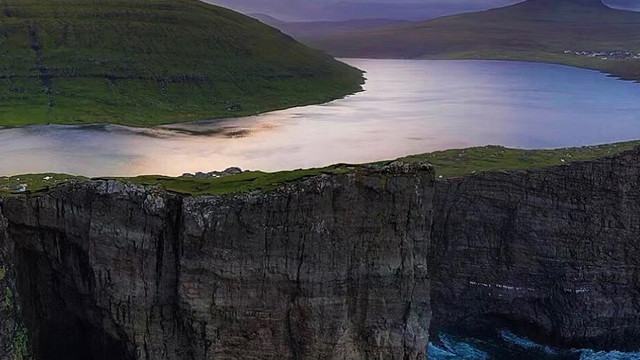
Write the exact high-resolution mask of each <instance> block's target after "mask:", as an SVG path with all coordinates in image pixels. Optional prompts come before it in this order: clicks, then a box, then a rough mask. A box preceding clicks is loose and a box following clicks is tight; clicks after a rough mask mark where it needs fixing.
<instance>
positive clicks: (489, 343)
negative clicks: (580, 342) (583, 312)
mask: <svg viewBox="0 0 640 360" xmlns="http://www.w3.org/2000/svg"><path fill="white" fill-rule="evenodd" d="M432 339H433V341H432V343H431V344H430V346H429V360H490V359H492V360H516V359H517V360H638V359H640V352H627V353H625V352H619V351H594V350H590V349H556V348H553V347H550V346H545V345H541V344H537V343H535V342H533V341H531V340H528V339H526V338H523V337H520V336H517V335H515V334H514V333H512V332H510V331H509V330H507V329H501V328H496V329H485V331H484V332H483V333H482V334H478V333H476V334H461V333H440V334H435V335H432Z"/></svg>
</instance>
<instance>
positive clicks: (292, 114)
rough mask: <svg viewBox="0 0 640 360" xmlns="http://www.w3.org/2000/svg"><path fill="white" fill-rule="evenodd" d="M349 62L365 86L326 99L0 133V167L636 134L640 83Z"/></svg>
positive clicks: (75, 169)
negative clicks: (173, 118) (194, 119)
mask: <svg viewBox="0 0 640 360" xmlns="http://www.w3.org/2000/svg"><path fill="white" fill-rule="evenodd" d="M344 61H346V62H348V63H349V64H352V65H354V66H356V67H359V68H361V69H363V70H365V71H367V74H366V77H367V83H366V85H365V91H364V92H361V93H358V94H356V95H352V96H349V97H347V98H345V99H341V100H337V101H334V102H331V103H327V104H324V105H316V106H307V107H300V108H294V109H288V110H283V111H275V112H271V113H267V114H263V115H259V116H253V117H245V118H236V119H225V120H212V121H204V122H199V123H191V124H181V125H174V126H166V127H162V128H156V129H132V128H126V127H121V126H113V125H94V126H31V127H26V128H19V129H5V130H0V154H2V157H1V158H0V175H14V174H21V173H38V172H65V173H73V174H81V175H86V176H129V175H140V174H164V175H180V174H182V173H184V172H196V171H212V170H219V169H224V168H226V167H229V166H239V167H241V168H243V169H254V170H266V171H275V170H284V169H296V168H306V167H318V166H324V165H328V164H332V163H338V162H346V163H361V162H369V161H375V160H382V159H392V158H397V157H400V156H404V155H409V154H416V153H424V152H429V151H434V150H443V149H449V148H458V147H468V146H476V145H488V144H498V145H505V146H509V147H519V148H552V147H564V146H581V145H593V144H598V143H607V142H615V141H622V140H631V139H639V138H640V85H637V84H634V83H631V82H625V81H620V80H616V79H613V78H610V77H607V76H605V75H603V74H601V73H598V72H594V71H589V70H583V69H576V68H571V67H566V66H558V65H549V64H537V63H523V62H503V61H444V60H443V61H434V60H364V59H348V60H344Z"/></svg>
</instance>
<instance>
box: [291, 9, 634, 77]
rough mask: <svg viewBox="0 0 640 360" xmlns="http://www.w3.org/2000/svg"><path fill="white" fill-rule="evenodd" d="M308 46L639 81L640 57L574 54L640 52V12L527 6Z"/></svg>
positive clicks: (346, 53) (314, 39) (320, 37)
mask: <svg viewBox="0 0 640 360" xmlns="http://www.w3.org/2000/svg"><path fill="white" fill-rule="evenodd" d="M301 40H302V41H304V42H305V43H307V44H310V45H312V46H314V47H317V48H319V49H324V50H327V51H329V52H330V53H332V54H334V55H336V56H341V57H368V58H409V59H491V60H519V61H536V62H548V63H557V64H565V65H570V66H576V67H582V68H588V69H594V70H600V71H603V72H606V73H609V74H612V75H614V76H618V77H621V78H623V79H627V80H635V81H640V59H634V58H633V57H626V58H625V57H620V58H617V57H615V56H614V57H611V56H592V57H591V56H585V55H576V54H575V53H574V52H581V51H587V52H600V51H607V52H631V53H635V54H639V53H640V13H638V12H632V11H624V10H615V9H611V8H609V7H607V6H605V5H603V4H602V3H601V2H600V0H528V1H524V2H522V3H518V4H516V5H512V6H507V7H503V8H498V9H492V10H487V11H482V12H475V13H466V14H460V15H453V16H447V17H442V18H438V19H433V20H427V21H422V22H416V23H412V24H408V25H399V26H390V27H379V28H375V29H362V30H354V31H345V32H341V33H339V34H331V35H324V34H322V33H317V34H315V35H307V36H306V37H305V38H301ZM565 51H568V53H565ZM605 58H606V59H605Z"/></svg>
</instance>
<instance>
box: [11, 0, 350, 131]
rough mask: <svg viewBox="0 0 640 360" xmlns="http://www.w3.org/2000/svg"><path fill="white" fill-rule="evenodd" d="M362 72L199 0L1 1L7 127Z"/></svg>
mask: <svg viewBox="0 0 640 360" xmlns="http://www.w3.org/2000/svg"><path fill="white" fill-rule="evenodd" d="M361 82H362V74H361V73H360V71H358V70H356V69H354V68H351V67H349V66H347V65H345V64H342V63H340V62H338V61H335V60H334V59H333V58H332V57H330V56H328V55H325V54H323V53H320V52H317V51H315V50H311V49H309V48H307V47H305V46H304V45H301V44H299V43H297V42H296V41H294V40H293V39H291V38H290V37H288V36H286V35H283V34H282V33H280V32H279V31H277V30H275V29H272V28H270V27H268V26H266V25H264V24H262V23H260V22H258V21H257V20H254V19H251V18H248V17H245V16H243V15H240V14H238V13H235V12H233V11H230V10H226V9H223V8H220V7H216V6H212V5H208V4H204V3H201V2H199V1H197V0H2V1H0V126H21V125H28V124H42V123H60V124H78V123H94V122H104V123H117V124H125V125H133V126H153V125H158V124H164V123H171V122H179V121H190V120H198V119H210V118H216V117H228V116H238V115H245V114H254V113H256V112H262V111H268V110H274V109H278V108H284V107H290V106H295V105H305V104H311V103H318V102H325V101H328V100H332V99H335V98H339V97H342V96H344V95H347V94H349V93H352V92H355V91H358V90H359V89H360V84H361Z"/></svg>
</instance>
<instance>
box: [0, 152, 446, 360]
mask: <svg viewBox="0 0 640 360" xmlns="http://www.w3.org/2000/svg"><path fill="white" fill-rule="evenodd" d="M432 191H433V174H432V172H431V170H430V168H428V167H426V166H422V165H415V166H408V165H405V166H402V165H397V166H390V167H386V168H377V169H375V170H362V171H359V172H358V173H356V174H345V175H333V176H319V177H315V178H311V179H308V180H304V181H301V182H298V183H295V184H291V185H287V186H284V187H282V188H281V189H278V190H275V191H272V192H267V193H260V192H255V193H250V194H245V195H237V196H219V197H181V196H178V195H171V194H167V193H165V192H162V191H160V190H158V189H153V188H148V187H147V188H145V187H139V186H133V185H124V184H121V183H117V182H112V181H93V182H86V183H78V184H70V185H65V186H62V187H58V188H56V189H54V190H52V191H50V192H48V193H47V194H44V195H41V196H38V197H16V198H7V199H3V200H2V201H1V202H0V208H1V212H0V213H1V214H3V217H0V218H2V219H6V221H5V220H3V222H2V224H5V225H6V226H3V227H4V228H6V236H5V237H2V235H3V234H5V232H3V231H0V240H2V241H3V244H4V245H5V246H3V247H2V248H3V250H6V251H5V253H6V255H7V256H4V255H2V254H0V255H2V257H0V261H4V262H5V263H7V264H8V261H7V259H12V260H13V262H12V263H11V264H12V265H13V269H14V270H15V272H12V274H13V275H12V276H13V279H12V280H15V282H16V283H17V284H18V286H17V290H19V291H18V293H19V295H20V302H21V304H22V305H23V306H22V314H21V318H24V320H25V324H26V327H27V328H28V329H29V331H30V338H29V340H30V347H31V348H32V349H33V351H34V353H35V356H36V358H39V359H47V360H57V359H67V360H75V359H88V358H91V359H98V360H100V359H105V360H106V359H116V358H117V359H214V358H215V359H283V358H285V359H286V358H291V359H356V358H357V359H367V358H371V359H373V358H375V359H423V358H424V356H425V351H426V347H427V342H428V326H429V323H430V304H429V278H428V272H427V252H428V248H429V243H430V239H429V238H428V234H429V229H430V226H431V223H430V220H431V211H432V209H431V201H430V200H431V198H432V197H433V194H432ZM0 230H1V229H0ZM7 244H9V245H11V246H8V245H7ZM0 281H2V280H0ZM3 284H4V283H3ZM16 317H17V316H16ZM7 333H8V332H7V331H5V330H4V329H0V335H2V336H0V339H2V340H4V339H6V338H7V336H6V334H7ZM0 345H2V342H0ZM0 358H2V359H4V358H5V357H3V354H2V353H0ZM7 358H8V357H7Z"/></svg>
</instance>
